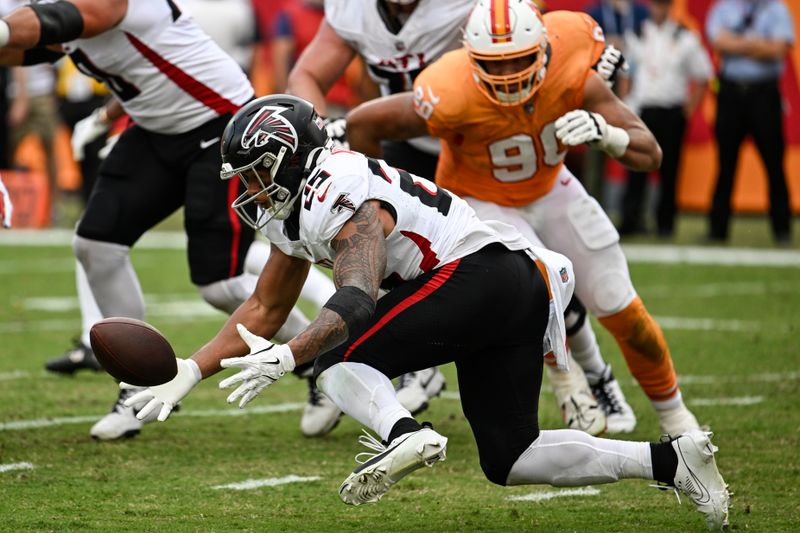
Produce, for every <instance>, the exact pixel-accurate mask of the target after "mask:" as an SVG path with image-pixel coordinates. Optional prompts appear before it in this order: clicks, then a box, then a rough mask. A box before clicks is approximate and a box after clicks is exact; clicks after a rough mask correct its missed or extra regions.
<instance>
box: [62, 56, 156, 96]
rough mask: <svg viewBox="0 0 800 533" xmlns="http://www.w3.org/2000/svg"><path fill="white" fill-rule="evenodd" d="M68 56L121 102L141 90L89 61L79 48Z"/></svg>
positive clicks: (137, 94)
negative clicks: (104, 85) (103, 84)
mask: <svg viewBox="0 0 800 533" xmlns="http://www.w3.org/2000/svg"><path fill="white" fill-rule="evenodd" d="M69 57H71V58H72V61H73V62H74V63H75V66H76V67H78V69H79V70H80V71H81V72H83V73H84V74H87V75H89V76H91V77H93V78H95V79H96V80H98V81H101V82H103V83H105V84H106V87H108V88H109V89H111V91H112V92H113V93H114V95H115V96H116V97H117V98H119V99H120V100H122V101H123V102H126V101H128V100H130V99H131V98H135V97H136V96H139V93H140V92H141V91H140V90H139V89H138V88H137V87H136V86H135V85H133V84H132V83H131V82H129V81H127V80H126V79H125V78H123V77H121V76H117V75H116V74H110V73H108V72H106V71H105V70H103V69H101V68H100V67H98V66H96V65H95V64H94V63H92V62H91V60H90V59H89V58H88V57H87V56H86V54H84V53H83V52H81V51H80V50H75V51H74V52H72V53H71V54H70V55H69Z"/></svg>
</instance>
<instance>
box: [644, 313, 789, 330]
mask: <svg viewBox="0 0 800 533" xmlns="http://www.w3.org/2000/svg"><path fill="white" fill-rule="evenodd" d="M653 318H655V319H656V322H658V324H659V325H660V326H661V327H662V328H663V329H678V330H683V331H726V332H742V333H750V332H752V331H764V330H767V329H768V330H769V331H772V332H778V331H779V332H781V333H784V332H786V331H789V327H790V326H789V324H782V325H780V327H778V326H776V325H771V326H770V327H769V328H767V327H765V326H764V325H763V324H762V323H761V322H756V321H753V320H735V319H733V320H730V319H717V318H699V317H696V318H688V317H678V316H654V317H653Z"/></svg>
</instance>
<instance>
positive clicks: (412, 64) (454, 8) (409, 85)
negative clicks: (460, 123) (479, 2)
mask: <svg viewBox="0 0 800 533" xmlns="http://www.w3.org/2000/svg"><path fill="white" fill-rule="evenodd" d="M474 4H475V0H448V1H442V0H420V2H419V5H417V7H416V9H415V10H414V12H413V13H411V16H410V17H409V18H408V20H407V21H406V23H405V24H403V26H402V28H400V30H399V31H398V32H397V33H394V32H393V31H392V30H391V29H390V28H389V27H388V26H387V23H386V21H384V19H383V17H382V15H381V13H380V11H379V10H378V9H379V8H378V2H377V0H367V1H363V0H362V1H355V0H326V2H325V20H326V21H327V22H328V24H329V25H330V26H331V28H332V29H333V31H335V32H336V34H337V35H338V36H339V37H341V38H342V39H343V40H344V41H346V42H347V43H348V44H349V45H350V46H351V47H352V48H353V49H354V50H356V51H357V52H358V54H359V55H360V56H361V57H362V58H363V60H364V63H365V64H366V65H367V71H368V72H369V75H370V77H371V78H372V79H373V80H374V81H375V82H376V83H377V84H378V86H379V87H380V90H381V94H382V95H384V96H386V95H388V94H395V93H399V92H403V91H411V90H413V89H414V78H416V77H417V74H419V73H420V72H422V69H424V68H425V67H426V66H428V65H429V64H431V63H433V62H434V61H436V60H437V59H439V58H440V57H441V56H442V55H443V54H444V53H445V52H449V51H450V50H455V49H456V48H460V47H461V40H462V28H463V27H464V25H465V24H466V21H467V17H468V16H469V13H470V10H471V9H472V6H473V5H474ZM409 142H410V143H411V144H412V145H413V146H414V147H416V148H418V149H419V150H422V151H424V152H427V153H430V154H438V153H439V142H438V140H436V139H433V138H431V137H419V138H416V139H411V140H409Z"/></svg>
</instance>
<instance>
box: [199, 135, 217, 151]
mask: <svg viewBox="0 0 800 533" xmlns="http://www.w3.org/2000/svg"><path fill="white" fill-rule="evenodd" d="M218 142H219V137H214V138H213V139H209V140H207V141H200V149H201V150H205V149H206V148H208V147H209V146H213V145H215V144H217V143H218Z"/></svg>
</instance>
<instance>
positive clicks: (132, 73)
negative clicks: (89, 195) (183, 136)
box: [64, 0, 253, 134]
mask: <svg viewBox="0 0 800 533" xmlns="http://www.w3.org/2000/svg"><path fill="white" fill-rule="evenodd" d="M64 51H65V52H66V53H68V54H69V55H70V57H71V58H72V60H73V61H74V62H75V64H76V65H77V67H78V68H79V69H80V70H81V71H83V72H84V73H86V74H88V75H90V76H93V77H94V78H97V79H98V80H100V81H102V82H104V83H105V84H106V85H107V86H108V88H109V89H111V91H112V92H113V93H114V95H115V96H116V97H117V99H118V100H119V101H120V103H121V104H122V107H123V108H124V109H125V111H126V112H127V113H128V114H129V115H130V116H131V118H133V120H134V121H135V122H136V123H137V124H138V125H140V126H141V127H142V128H144V129H146V130H149V131H153V132H157V133H165V134H178V133H184V132H187V131H190V130H192V129H194V128H196V127H198V126H200V125H202V124H205V123H206V122H208V121H209V120H212V119H214V118H215V117H217V116H219V115H222V114H225V113H233V112H236V111H237V110H238V109H239V107H241V106H242V105H243V104H244V103H246V102H247V101H248V100H250V99H251V98H252V97H253V88H252V86H251V85H250V82H249V80H248V79H247V77H246V76H245V74H244V72H243V71H242V69H241V68H240V67H239V66H238V65H237V64H236V62H235V61H234V60H233V59H231V58H230V57H229V56H228V55H226V54H225V52H223V51H222V50H221V49H220V47H219V46H217V45H216V44H215V43H214V42H213V41H212V40H211V38H210V37H209V36H208V35H206V34H205V33H203V31H202V30H201V29H200V27H199V26H197V24H195V23H194V22H193V21H192V19H191V17H190V16H189V15H188V14H187V13H184V12H183V11H182V10H181V7H180V5H179V4H178V2H177V1H176V0H128V10H127V13H126V14H125V17H124V18H123V19H122V21H121V22H120V23H119V24H118V25H117V26H115V27H114V28H112V29H110V30H108V31H106V32H104V33H102V34H100V35H98V36H96V37H92V38H90V39H78V40H76V41H72V42H70V43H65V44H64Z"/></svg>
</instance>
